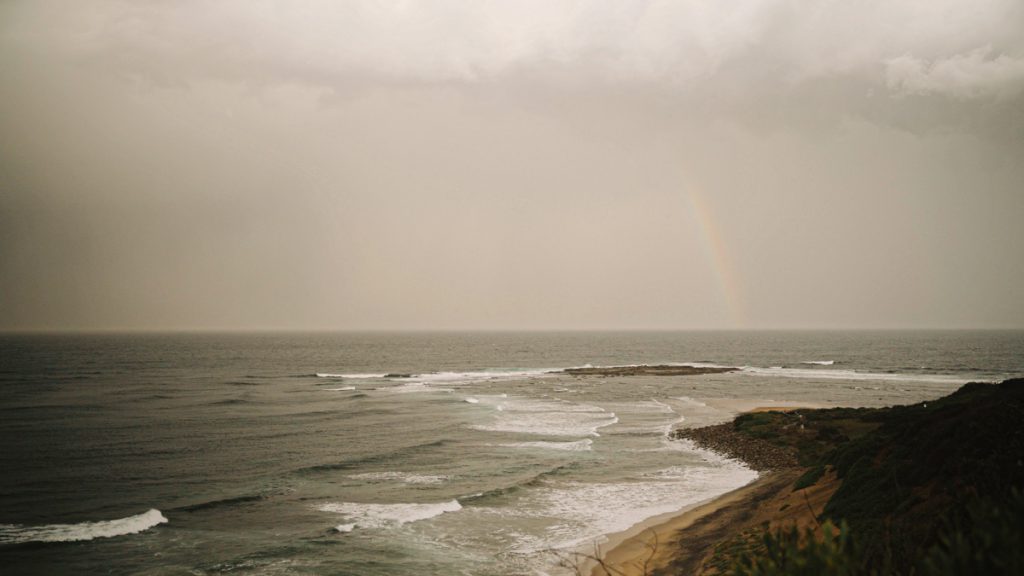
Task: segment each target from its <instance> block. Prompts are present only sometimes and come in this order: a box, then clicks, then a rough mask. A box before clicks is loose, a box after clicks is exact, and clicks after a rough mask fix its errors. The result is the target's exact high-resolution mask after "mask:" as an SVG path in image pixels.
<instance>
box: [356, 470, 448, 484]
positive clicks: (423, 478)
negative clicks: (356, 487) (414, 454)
mask: <svg viewBox="0 0 1024 576" xmlns="http://www.w3.org/2000/svg"><path fill="white" fill-rule="evenodd" d="M349 478H352V479H353V480H369V481H372V482H380V481H384V482H403V483H405V484H441V483H444V482H447V481H448V480H451V479H452V477H451V476H444V475H441V474H410V473H408V472H365V473H363V474H352V475H350V476H349Z"/></svg>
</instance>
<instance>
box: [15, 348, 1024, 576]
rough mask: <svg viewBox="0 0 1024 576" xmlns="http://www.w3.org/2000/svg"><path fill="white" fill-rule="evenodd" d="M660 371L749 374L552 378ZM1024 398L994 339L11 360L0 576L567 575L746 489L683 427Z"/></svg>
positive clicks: (34, 352) (76, 353)
mask: <svg viewBox="0 0 1024 576" xmlns="http://www.w3.org/2000/svg"><path fill="white" fill-rule="evenodd" d="M665 363H677V364H696V365H715V366H736V367H740V368H741V370H740V371H739V372H736V373H729V374H714V375H704V376H689V377H685V376H679V377H657V376H644V377H619V376H616V377H598V376H587V377H573V376H569V375H566V374H559V373H558V371H559V370H562V369H564V368H567V367H577V366H588V365H589V366H621V365H633V364H665ZM1021 374H1024V333H1022V332H1007V331H1004V332H848V333H843V332H747V333H745V332H735V333H729V332H694V333H673V332H660V333H637V332H632V333H534V334H528V333H439V334H433V333H412V334H409V333H404V334H403V333H395V334H388V333H369V334H353V333H341V334H162V335H161V334H120V335H115V334H107V335H7V336H0V390H2V392H0V562H2V566H3V571H4V573H11V574H54V573H67V574H99V573H103V574H109V573H114V574H128V573H131V574H219V573H231V574H360V575H377V574H396V575H402V574H416V575H423V574H561V573H568V572H570V571H569V570H567V569H566V568H564V567H560V566H559V565H560V564H562V563H564V560H565V559H567V558H571V555H572V553H573V552H578V551H593V550H594V546H595V545H599V544H600V543H601V542H602V541H604V537H605V536H606V535H608V534H611V533H615V532H619V531H622V530H626V529H628V528H629V527H630V526H632V525H634V524H636V523H638V522H640V521H642V520H644V519H646V518H650V517H653V516H657V515H659V514H663V513H666V512H672V511H675V510H679V509H681V508H684V507H686V506H691V505H694V504H697V503H699V502H702V501H706V500H707V499H709V498H712V497H714V496H716V495H718V494H721V493H723V492H725V491H728V490H731V489H733V488H736V487H738V486H741V485H743V484H745V483H747V482H749V481H751V480H752V479H753V478H754V477H755V473H754V472H752V471H751V470H749V469H747V468H746V467H745V466H743V465H742V463H739V462H735V461H731V460H728V459H725V458H722V457H720V456H717V455H715V454H713V453H710V452H706V451H702V450H699V449H697V448H696V447H694V446H693V445H692V444H689V443H687V442H681V441H674V440H670V439H669V438H668V433H669V432H670V431H671V430H672V429H673V428H674V427H679V426H699V425H704V424H710V423H715V422H720V421H723V420H726V419H728V418H730V417H731V416H732V415H733V414H735V412H736V411H738V410H741V409H745V408H750V407H753V406H757V405H785V404H787V403H789V404H790V405H796V404H812V405H818V406H835V405H857V406H882V405H891V404H899V403H907V402H916V401H920V400H927V399H931V398H937V397H939V396H943V395H945V394H948V393H950V392H952V391H953V390H955V389H956V388H957V387H959V386H960V385H961V384H962V383H964V382H967V381H997V380H1001V379H1004V378H1007V377H1011V376H1015V375H1021Z"/></svg>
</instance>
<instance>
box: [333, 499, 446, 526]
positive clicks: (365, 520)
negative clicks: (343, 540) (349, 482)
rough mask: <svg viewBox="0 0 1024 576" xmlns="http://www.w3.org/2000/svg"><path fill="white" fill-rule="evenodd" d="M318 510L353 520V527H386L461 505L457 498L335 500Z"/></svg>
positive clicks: (422, 518) (441, 512) (440, 512)
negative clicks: (419, 501)
mask: <svg viewBox="0 0 1024 576" xmlns="http://www.w3.org/2000/svg"><path fill="white" fill-rule="evenodd" d="M318 510H320V511H321V512H333V513H335V514H341V515H343V516H345V518H346V519H347V520H351V521H354V522H352V524H354V526H353V527H355V526H358V527H360V528H387V527H390V526H401V525H402V524H407V523H409V522H417V521H420V520H426V519H428V518H433V517H435V516H440V515H441V514H444V513H446V512H458V511H459V510H462V505H461V504H459V501H458V500H449V501H448V502H436V503H432V504H359V503H356V502H336V503H330V504H324V505H323V506H320V507H319V508H318Z"/></svg>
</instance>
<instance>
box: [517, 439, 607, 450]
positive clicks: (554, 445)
mask: <svg viewBox="0 0 1024 576" xmlns="http://www.w3.org/2000/svg"><path fill="white" fill-rule="evenodd" d="M593 444H594V441H593V440H591V439H590V438H584V439H582V440H576V441H574V442H510V443H508V444H498V446H503V447H505V448H542V449H545V450H568V451H570V452H586V451H590V449H591V446H592V445H593Z"/></svg>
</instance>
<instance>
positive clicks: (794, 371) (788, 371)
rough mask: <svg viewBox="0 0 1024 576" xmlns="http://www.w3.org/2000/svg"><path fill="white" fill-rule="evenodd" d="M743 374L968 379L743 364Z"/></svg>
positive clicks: (944, 381)
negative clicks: (762, 366) (759, 366)
mask: <svg viewBox="0 0 1024 576" xmlns="http://www.w3.org/2000/svg"><path fill="white" fill-rule="evenodd" d="M741 372H742V373H744V374H753V375H756V376H781V377H785V378H817V379H825V380H880V381H890V382H934V383H938V384H951V385H952V384H966V383H968V382H970V380H966V379H963V378H958V377H956V376H944V375H940V374H890V373H877V372H856V371H854V370H815V369H813V368H777V367H775V368H758V367H756V366H744V367H743V368H741Z"/></svg>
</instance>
